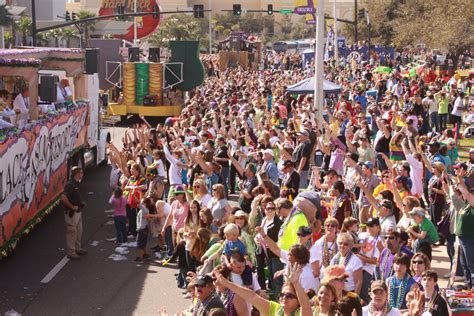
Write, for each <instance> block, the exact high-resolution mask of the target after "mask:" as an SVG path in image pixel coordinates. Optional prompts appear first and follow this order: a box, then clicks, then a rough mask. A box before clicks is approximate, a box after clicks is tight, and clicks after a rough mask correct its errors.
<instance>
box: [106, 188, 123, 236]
mask: <svg viewBox="0 0 474 316" xmlns="http://www.w3.org/2000/svg"><path fill="white" fill-rule="evenodd" d="M109 204H112V205H113V207H114V222H115V232H116V235H117V241H116V242H117V243H118V244H121V243H124V242H127V211H126V206H127V198H126V197H124V196H123V191H122V189H121V188H119V187H117V188H115V190H114V194H113V195H112V196H111V197H110V199H109Z"/></svg>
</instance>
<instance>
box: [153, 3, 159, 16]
mask: <svg viewBox="0 0 474 316" xmlns="http://www.w3.org/2000/svg"><path fill="white" fill-rule="evenodd" d="M159 11H160V7H159V6H158V5H156V4H155V5H154V6H153V18H154V19H158V18H159V17H160V12H159Z"/></svg>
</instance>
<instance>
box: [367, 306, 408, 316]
mask: <svg viewBox="0 0 474 316" xmlns="http://www.w3.org/2000/svg"><path fill="white" fill-rule="evenodd" d="M372 315H373V314H372V313H371V312H369V306H368V305H367V306H364V307H362V316H372ZM401 315H402V313H401V312H400V311H399V310H398V309H396V308H392V309H390V312H388V314H387V316H401Z"/></svg>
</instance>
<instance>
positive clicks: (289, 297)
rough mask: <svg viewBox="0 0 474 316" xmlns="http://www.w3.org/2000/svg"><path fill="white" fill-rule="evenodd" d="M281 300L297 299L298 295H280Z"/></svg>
mask: <svg viewBox="0 0 474 316" xmlns="http://www.w3.org/2000/svg"><path fill="white" fill-rule="evenodd" d="M280 298H286V299H296V295H295V294H293V293H280Z"/></svg>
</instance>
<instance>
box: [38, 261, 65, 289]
mask: <svg viewBox="0 0 474 316" xmlns="http://www.w3.org/2000/svg"><path fill="white" fill-rule="evenodd" d="M68 262H69V258H68V257H67V256H64V258H62V259H61V261H59V262H58V264H57V265H55V266H54V268H53V269H51V271H49V272H48V274H46V276H45V277H44V278H43V280H41V283H49V282H50V281H51V280H52V279H54V277H55V276H56V274H58V273H59V271H61V269H62V268H64V266H65V265H66V263H68Z"/></svg>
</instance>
